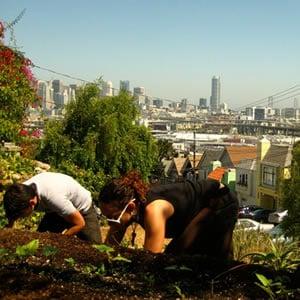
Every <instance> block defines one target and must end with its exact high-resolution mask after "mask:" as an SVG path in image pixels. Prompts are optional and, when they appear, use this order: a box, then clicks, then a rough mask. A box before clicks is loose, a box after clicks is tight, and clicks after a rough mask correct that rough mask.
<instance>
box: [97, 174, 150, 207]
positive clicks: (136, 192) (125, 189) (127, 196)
mask: <svg viewBox="0 0 300 300" xmlns="http://www.w3.org/2000/svg"><path fill="white" fill-rule="evenodd" d="M148 190H149V186H148V184H146V183H145V182H143V180H142V178H141V175H140V173H139V172H137V171H130V172H128V173H127V174H126V175H124V176H123V177H121V178H119V179H113V180H111V181H110V182H108V183H107V184H106V185H105V186H104V187H103V189H102V190H101V192H100V195H99V202H103V203H110V202H112V201H118V202H119V203H120V205H123V204H125V203H127V202H128V201H129V200H131V199H132V198H135V199H137V200H138V201H143V200H144V199H145V197H146V194H147V192H148Z"/></svg>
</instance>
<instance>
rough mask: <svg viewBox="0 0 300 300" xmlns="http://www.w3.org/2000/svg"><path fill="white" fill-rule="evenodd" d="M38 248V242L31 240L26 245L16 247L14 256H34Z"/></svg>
mask: <svg viewBox="0 0 300 300" xmlns="http://www.w3.org/2000/svg"><path fill="white" fill-rule="evenodd" d="M38 248H39V240H32V241H31V242H29V243H28V244H25V245H22V246H17V248H16V255H17V256H20V257H25V256H32V255H35V254H36V252H37V250H38Z"/></svg>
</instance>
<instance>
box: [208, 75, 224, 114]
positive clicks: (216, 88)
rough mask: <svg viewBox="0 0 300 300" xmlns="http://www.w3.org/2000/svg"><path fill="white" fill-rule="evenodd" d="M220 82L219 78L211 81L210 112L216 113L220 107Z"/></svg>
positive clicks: (215, 77)
mask: <svg viewBox="0 0 300 300" xmlns="http://www.w3.org/2000/svg"><path fill="white" fill-rule="evenodd" d="M220 92H221V82H220V77H217V76H214V77H213V78H212V80H211V96H210V109H211V111H212V112H217V111H218V109H219V106H220V98H221V95H220Z"/></svg>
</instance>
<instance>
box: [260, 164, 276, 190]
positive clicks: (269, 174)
mask: <svg viewBox="0 0 300 300" xmlns="http://www.w3.org/2000/svg"><path fill="white" fill-rule="evenodd" d="M262 175H263V178H262V181H263V184H265V185H270V186H275V183H276V176H275V168H273V167H267V166H264V167H263V174H262Z"/></svg>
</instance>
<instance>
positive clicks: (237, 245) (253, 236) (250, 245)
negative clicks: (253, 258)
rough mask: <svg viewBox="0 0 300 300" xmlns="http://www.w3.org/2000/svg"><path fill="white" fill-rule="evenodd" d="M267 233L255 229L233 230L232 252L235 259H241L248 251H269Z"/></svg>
mask: <svg viewBox="0 0 300 300" xmlns="http://www.w3.org/2000/svg"><path fill="white" fill-rule="evenodd" d="M269 238H270V237H269V235H268V234H267V233H265V232H259V231H256V230H234V232H233V253H234V259H235V260H239V261H240V260H242V258H243V257H245V255H246V254H248V253H253V252H269V251H270V243H269Z"/></svg>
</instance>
